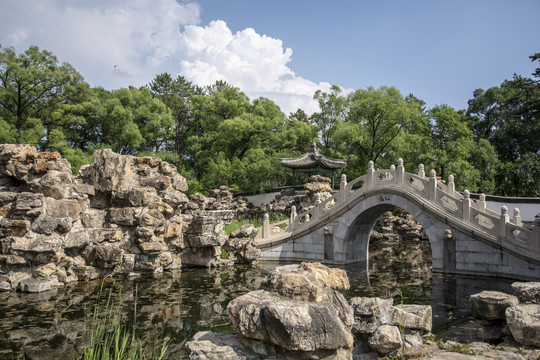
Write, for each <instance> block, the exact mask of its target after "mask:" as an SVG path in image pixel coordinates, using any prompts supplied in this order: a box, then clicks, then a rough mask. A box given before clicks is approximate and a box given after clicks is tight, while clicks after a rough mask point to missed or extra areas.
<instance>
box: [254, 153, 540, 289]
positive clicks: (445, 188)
mask: <svg viewBox="0 0 540 360" xmlns="http://www.w3.org/2000/svg"><path fill="white" fill-rule="evenodd" d="M355 185H356V186H355ZM359 185H361V186H360V187H358V186H359ZM355 188H356V189H355ZM395 207H399V208H402V209H404V210H406V211H407V212H409V213H410V214H412V215H413V216H414V217H416V219H417V220H418V222H419V223H420V224H421V225H422V227H423V228H424V231H425V233H426V235H427V237H428V238H429V242H430V245H431V251H432V258H433V264H432V265H433V271H438V272H446V273H463V274H479V275H491V276H505V277H512V278H516V279H540V219H539V218H537V219H536V220H535V223H534V224H533V225H532V226H524V225H523V223H522V221H521V217H520V215H519V210H518V209H513V214H512V215H513V216H512V217H510V215H509V214H508V209H507V208H506V207H505V206H503V207H502V208H501V212H500V213H497V212H494V211H492V210H490V209H488V208H486V203H485V196H484V195H480V199H479V200H478V201H475V200H472V199H471V198H470V196H469V192H468V191H467V190H465V191H464V192H463V194H461V193H459V192H456V191H455V189H454V178H453V176H450V177H449V179H448V181H447V183H446V184H444V183H442V182H440V181H438V180H437V177H436V174H435V171H434V170H431V173H430V175H429V177H426V176H425V173H424V168H423V165H420V167H419V171H418V174H411V173H408V172H405V170H404V167H403V161H402V160H401V159H399V161H398V166H397V167H392V168H391V169H387V170H375V169H374V164H373V162H370V163H369V168H368V173H367V174H366V175H363V176H361V177H359V178H357V179H355V180H353V181H352V182H349V183H347V180H346V177H345V175H343V176H342V178H341V183H340V190H339V191H337V192H336V193H335V194H334V195H333V196H332V197H330V198H328V199H326V200H325V201H324V202H317V204H316V205H315V207H313V208H312V209H310V210H309V211H308V212H306V213H303V214H301V215H297V214H296V213H295V210H294V209H293V211H292V212H291V217H290V219H289V220H288V224H287V227H286V229H285V230H284V231H280V232H274V231H273V230H272V227H273V226H275V225H276V224H272V225H270V224H269V223H268V221H265V222H264V225H263V227H262V229H261V230H262V231H260V235H259V237H258V239H257V245H258V247H259V248H260V249H261V250H262V251H263V259H266V260H290V261H320V262H324V263H330V264H345V263H352V262H359V261H367V260H368V258H369V256H368V248H369V236H370V233H371V230H372V229H373V227H374V225H375V222H376V221H377V219H378V218H379V216H380V215H382V214H383V213H384V212H386V211H388V210H391V209H393V208H395ZM538 212H539V213H540V208H539V209H538Z"/></svg>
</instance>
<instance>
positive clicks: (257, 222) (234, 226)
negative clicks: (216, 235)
mask: <svg viewBox="0 0 540 360" xmlns="http://www.w3.org/2000/svg"><path fill="white" fill-rule="evenodd" d="M288 218H289V215H287V214H281V215H278V216H272V217H271V218H270V223H274V222H278V221H283V220H286V219H288ZM247 224H252V225H253V226H255V227H256V228H258V227H261V226H262V225H263V219H262V217H259V216H258V217H255V218H253V219H240V220H235V221H233V222H231V223H230V224H229V225H226V226H225V227H224V228H223V230H224V231H225V233H226V234H227V235H230V234H231V233H233V232H234V231H236V230H238V229H239V228H240V227H242V226H244V225H247ZM286 227H287V225H285V224H282V225H280V228H281V229H282V230H283V229H285V228H286Z"/></svg>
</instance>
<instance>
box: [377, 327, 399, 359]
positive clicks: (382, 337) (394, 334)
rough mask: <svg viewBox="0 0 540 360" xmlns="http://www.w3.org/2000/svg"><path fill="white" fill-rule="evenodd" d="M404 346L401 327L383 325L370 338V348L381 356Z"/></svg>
mask: <svg viewBox="0 0 540 360" xmlns="http://www.w3.org/2000/svg"><path fill="white" fill-rule="evenodd" d="M402 344H403V339H402V337H401V332H400V331H399V327H397V326H392V325H381V326H379V327H378V328H377V330H375V331H374V332H373V334H371V336H370V337H369V346H370V347H371V348H372V349H373V350H375V351H377V352H378V353H381V354H387V353H389V352H390V351H392V350H396V349H399V348H400V347H401V346H402Z"/></svg>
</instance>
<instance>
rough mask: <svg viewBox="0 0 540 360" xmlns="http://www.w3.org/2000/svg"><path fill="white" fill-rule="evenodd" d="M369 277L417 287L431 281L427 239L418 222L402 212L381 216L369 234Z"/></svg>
mask: <svg viewBox="0 0 540 360" xmlns="http://www.w3.org/2000/svg"><path fill="white" fill-rule="evenodd" d="M368 256H369V257H368V273H369V274H371V275H372V276H377V277H378V278H384V280H385V282H387V281H397V282H399V283H409V284H417V283H418V284H420V283H425V282H426V281H428V280H429V279H430V278H431V273H432V255H431V245H430V243H429V239H428V237H427V235H426V233H425V232H424V229H423V228H422V225H420V223H419V222H418V220H417V219H416V218H415V217H414V216H413V215H411V214H409V213H408V212H406V211H405V210H403V209H401V208H397V207H396V208H394V209H392V210H391V211H387V212H385V213H383V214H382V215H381V216H380V217H379V218H378V219H377V220H376V222H375V225H374V227H373V229H372V230H371V234H370V238H369V245H368Z"/></svg>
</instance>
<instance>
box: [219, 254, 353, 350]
mask: <svg viewBox="0 0 540 360" xmlns="http://www.w3.org/2000/svg"><path fill="white" fill-rule="evenodd" d="M348 287H349V283H348V279H346V274H345V273H344V271H343V270H340V269H330V268H328V267H326V266H324V265H321V264H309V263H302V264H300V265H286V266H282V267H278V268H276V269H274V270H273V271H272V272H271V273H270V274H269V275H268V276H267V278H266V279H265V280H263V282H262V283H261V289H260V290H257V291H254V292H251V293H248V294H246V295H243V296H240V297H239V298H237V299H235V300H233V301H231V302H230V303H229V306H228V307H227V311H228V313H229V316H230V318H231V320H232V323H233V325H234V326H235V328H236V329H237V331H238V332H239V333H240V335H242V336H243V337H245V338H248V339H255V340H260V341H262V342H265V343H269V344H271V345H273V346H276V347H277V348H279V349H285V350H288V351H300V352H313V351H315V352H316V351H329V350H331V351H337V349H344V348H345V349H352V345H353V338H352V335H351V327H352V324H353V321H354V317H353V309H352V308H351V306H350V305H349V304H348V302H347V301H346V300H345V298H344V297H343V295H341V294H340V293H338V292H337V291H336V289H338V288H339V289H343V288H348ZM298 356H300V355H298Z"/></svg>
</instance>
